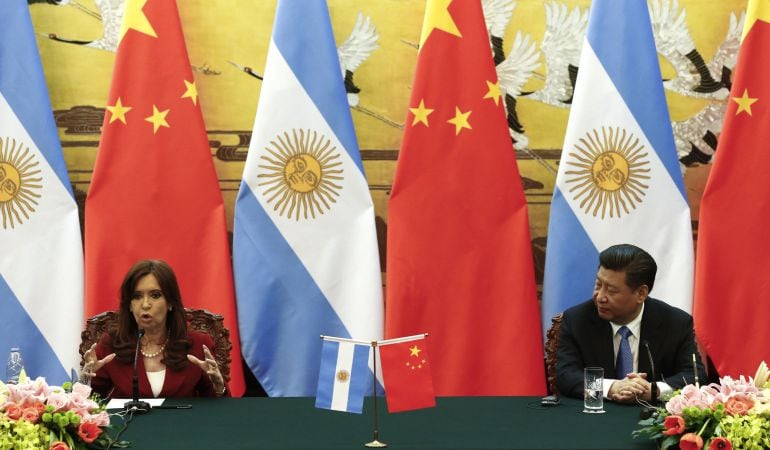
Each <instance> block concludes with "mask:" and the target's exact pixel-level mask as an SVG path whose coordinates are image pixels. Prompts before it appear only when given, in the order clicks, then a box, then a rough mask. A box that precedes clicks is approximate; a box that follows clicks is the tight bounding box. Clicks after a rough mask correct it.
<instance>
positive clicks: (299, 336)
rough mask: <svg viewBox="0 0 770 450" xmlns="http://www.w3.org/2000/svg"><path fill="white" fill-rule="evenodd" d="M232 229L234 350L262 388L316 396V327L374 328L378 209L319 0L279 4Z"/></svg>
mask: <svg viewBox="0 0 770 450" xmlns="http://www.w3.org/2000/svg"><path fill="white" fill-rule="evenodd" d="M233 232H234V236H233V264H234V275H235V288H236V296H237V303H238V326H239V327H240V333H241V349H242V352H243V356H244V358H245V360H246V362H247V363H248V365H249V367H250V368H251V370H252V371H253V372H254V374H255V375H256V377H257V379H258V380H259V382H260V383H261V384H262V386H263V387H264V388H265V391H267V393H268V394H269V395H270V396H313V395H315V394H316V387H317V381H318V367H319V363H320V358H321V340H320V339H319V335H330V336H340V337H345V338H354V339H359V340H365V341H372V340H377V339H380V338H382V328H383V304H382V282H381V278H380V267H379V255H378V251H377V238H376V233H375V226H374V207H373V205H372V199H371V196H370V194H369V188H368V185H367V182H366V178H365V176H364V170H363V165H362V164H361V156H360V154H359V151H358V144H357V142H356V136H355V133H354V131H353V122H352V119H351V116H350V109H349V107H348V104H347V100H346V94H345V89H344V85H343V78H342V72H341V69H340V64H339V60H338V57H337V50H336V48H335V46H334V35H333V34H332V28H331V22H330V20H329V12H328V10H327V7H326V2H325V1H322V0H312V1H302V2H298V1H279V2H278V6H277V10H276V18H275V25H274V27H273V36H272V39H271V41H270V47H269V49H268V53H267V62H266V64H265V74H264V81H263V84H262V91H261V94H260V100H259V106H258V108H257V115H256V119H255V121H254V132H253V134H252V138H251V145H250V147H249V153H248V157H247V159H246V166H245V168H244V172H243V182H242V183H241V188H240V192H239V193H238V199H237V200H236V205H235V224H234V226H233Z"/></svg>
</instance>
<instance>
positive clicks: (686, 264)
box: [542, 0, 693, 330]
mask: <svg viewBox="0 0 770 450" xmlns="http://www.w3.org/2000/svg"><path fill="white" fill-rule="evenodd" d="M620 243H628V244H633V245H636V246H638V247H641V248H643V249H645V250H646V251H647V252H649V253H650V254H651V255H652V257H653V258H655V261H656V263H657V265H658V273H657V277H656V279H655V285H654V287H653V290H652V292H651V296H652V297H655V298H658V299H661V300H663V301H666V302H668V303H670V304H672V305H674V306H676V307H679V308H681V309H683V310H685V311H688V312H689V311H690V309H691V304H692V284H693V242H692V230H691V225H690V208H689V206H688V205H687V198H686V196H685V190H684V183H683V181H682V172H681V169H680V168H679V161H678V160H677V155H676V147H675V145H674V138H673V133H672V131H671V122H670V119H669V115H668V108H667V106H666V98H665V96H664V93H663V83H662V80H661V73H660V66H659V64H658V56H657V52H656V50H655V42H654V40H653V34H652V26H651V24H650V17H649V13H648V10H647V2H645V1H644V0H624V1H618V0H595V1H594V2H593V3H592V5H591V12H590V18H589V22H588V30H587V34H586V40H585V42H584V44H583V51H582V54H581V58H580V69H579V72H578V78H577V83H576V85H575V96H574V99H573V104H572V110H571V111H570V116H569V121H568V123H567V133H566V136H565V139H564V148H563V150H562V156H561V162H560V164H559V173H558V176H557V178H556V187H555V189H554V194H553V201H552V204H551V215H550V222H549V225H548V245H547V251H546V260H545V280H544V285H543V314H542V320H543V330H547V329H548V328H549V327H550V320H551V317H553V316H554V315H555V314H557V313H559V312H561V311H564V310H565V309H566V308H569V307H570V306H573V305H575V304H577V303H580V302H581V301H584V300H587V299H589V298H591V295H592V292H593V286H594V280H595V278H596V271H597V267H598V264H599V258H598V255H599V252H600V251H602V250H604V249H605V248H607V247H609V246H611V245H614V244H620Z"/></svg>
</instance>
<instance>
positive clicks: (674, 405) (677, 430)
mask: <svg viewBox="0 0 770 450" xmlns="http://www.w3.org/2000/svg"><path fill="white" fill-rule="evenodd" d="M769 377H770V371H768V367H767V365H766V364H765V362H764V361H763V362H762V363H761V364H760V366H759V368H758V369H757V373H756V375H755V376H754V378H749V379H748V380H746V379H745V378H744V377H743V376H741V377H740V378H739V379H737V380H734V379H732V378H730V377H724V378H720V380H719V384H717V383H711V384H709V385H708V386H700V387H698V386H695V385H687V386H685V387H684V388H683V389H682V390H681V391H677V392H675V393H674V395H673V396H672V397H671V398H670V399H669V400H668V401H667V402H666V406H665V407H664V408H658V410H657V411H656V412H655V413H654V414H653V415H652V417H650V418H649V419H645V420H642V421H640V422H639V425H642V428H641V429H639V430H636V431H634V432H633V435H634V436H635V437H647V438H650V439H655V440H658V441H660V448H661V449H663V450H666V449H670V448H677V446H678V448H679V449H681V450H700V449H702V448H704V447H705V448H707V449H708V450H731V449H746V450H754V449H756V450H762V449H767V448H770V381H768V378H769Z"/></svg>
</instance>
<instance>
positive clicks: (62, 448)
mask: <svg viewBox="0 0 770 450" xmlns="http://www.w3.org/2000/svg"><path fill="white" fill-rule="evenodd" d="M48 450H70V447H69V446H68V445H67V444H65V443H64V442H62V441H56V442H51V446H50V447H48Z"/></svg>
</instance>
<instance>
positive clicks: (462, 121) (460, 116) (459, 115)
mask: <svg viewBox="0 0 770 450" xmlns="http://www.w3.org/2000/svg"><path fill="white" fill-rule="evenodd" d="M470 115H471V111H468V112H462V111H460V108H458V107H456V106H455V116H454V117H452V118H451V119H449V120H447V122H449V123H451V124H452V125H454V126H455V136H457V135H458V134H460V131H462V130H463V128H467V129H469V130H470V129H471V124H470V123H468V117H469V116H470Z"/></svg>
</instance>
